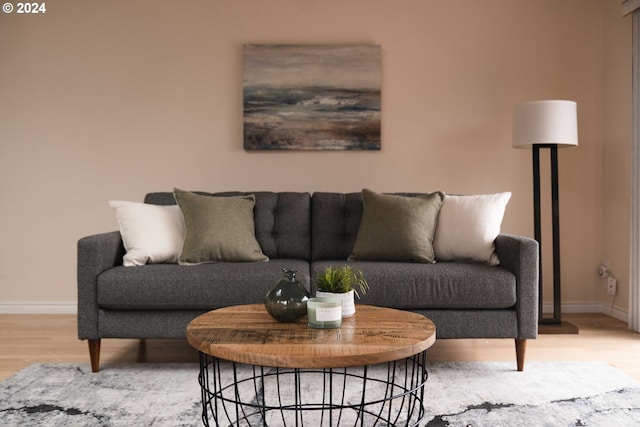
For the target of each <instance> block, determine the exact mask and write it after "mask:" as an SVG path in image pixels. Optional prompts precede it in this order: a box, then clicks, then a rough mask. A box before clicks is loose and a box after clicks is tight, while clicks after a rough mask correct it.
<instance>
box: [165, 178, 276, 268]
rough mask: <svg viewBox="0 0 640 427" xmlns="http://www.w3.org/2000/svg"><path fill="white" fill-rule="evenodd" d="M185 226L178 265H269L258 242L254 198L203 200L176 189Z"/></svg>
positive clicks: (202, 197) (199, 196)
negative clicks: (208, 263) (221, 262)
mask: <svg viewBox="0 0 640 427" xmlns="http://www.w3.org/2000/svg"><path fill="white" fill-rule="evenodd" d="M173 194H174V196H175V198H176V202H177V203H178V205H179V206H180V209H181V210H182V214H183V216H184V225H185V237H184V246H183V247H182V254H181V255H180V258H179V259H178V263H179V264H183V265H185V264H187V265H188V264H201V263H205V262H215V261H267V260H268V259H269V258H268V257H267V256H266V255H264V254H263V253H262V249H261V248H260V244H259V243H258V241H257V240H256V235H255V225H254V222H253V207H254V205H255V203H256V201H255V197H254V196H253V195H249V196H240V197H213V196H201V195H199V194H194V193H190V192H188V191H182V190H179V189H177V188H176V189H175V190H174V192H173Z"/></svg>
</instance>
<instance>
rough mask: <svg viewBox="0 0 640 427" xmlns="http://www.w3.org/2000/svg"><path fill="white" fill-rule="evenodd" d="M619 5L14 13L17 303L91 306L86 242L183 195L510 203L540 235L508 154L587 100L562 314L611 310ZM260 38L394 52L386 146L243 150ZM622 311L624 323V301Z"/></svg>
mask: <svg viewBox="0 0 640 427" xmlns="http://www.w3.org/2000/svg"><path fill="white" fill-rule="evenodd" d="M618 10H619V2H618V1H617V0H563V1H558V0H536V1H531V0H508V1H507V0H483V1H477V0H459V1H455V2H452V1H425V0H415V1H409V0H394V1H392V0H349V1H344V0H305V1H299V0H274V1H269V2H267V1H261V0H242V1H231V0H209V1H195V0H191V1H183V2H175V1H171V2H170V1H124V0H123V1H109V2H88V1H74V0H70V1H64V2H63V1H50V2H47V12H46V14H45V15H40V16H24V15H22V16H19V15H15V14H12V15H6V14H2V15H1V16H0V144H1V145H0V188H1V190H2V196H3V202H2V209H1V210H0V227H1V229H0V236H1V237H0V239H1V242H2V243H1V245H0V251H1V252H0V306H1V305H5V306H6V305H10V304H12V303H20V304H29V303H35V304H47V303H49V304H65V303H69V302H74V301H75V299H76V288H75V286H76V285H75V268H76V258H75V256H76V252H75V251H76V242H77V239H78V238H80V237H82V236H84V235H87V234H93V233H98V232H103V231H108V230H114V229H116V224H115V220H114V216H113V213H112V212H111V211H110V209H109V208H108V206H107V200H109V199H125V200H142V198H143V196H144V194H145V193H146V192H149V191H162V190H171V189H172V188H173V187H174V186H177V187H181V188H184V189H193V190H196V189H202V190H210V191H215V190H230V189H237V190H256V189H259V190H275V191H277V190H293V191H298V190H299V191H319V190H324V191H359V190H360V189H361V188H363V187H369V188H372V189H374V190H377V191H429V190H444V191H446V192H450V193H489V192H497V191H512V192H513V197H512V199H511V202H510V204H509V206H508V208H507V213H506V217H505V219H504V223H503V230H504V231H506V232H509V233H515V234H522V235H527V236H531V235H532V200H531V199H532V196H531V186H532V184H531V175H532V173H531V153H530V151H528V150H515V149H512V148H511V118H512V107H513V105H514V104H515V103H518V102H522V101H527V100H534V99H554V98H561V99H562V98H564V99H573V100H576V101H577V102H578V105H579V107H578V108H579V120H580V125H579V126H580V127H579V132H580V146H579V147H578V148H572V149H566V150H562V151H561V153H560V185H561V188H560V195H561V231H562V267H563V271H562V272H563V290H564V295H563V300H564V301H565V303H566V304H569V305H573V306H574V307H577V306H580V307H587V308H590V307H593V304H600V303H601V302H604V298H605V295H604V294H603V292H602V290H601V286H602V283H601V281H600V280H599V279H598V278H597V276H596V275H595V270H596V268H597V266H598V265H599V263H600V261H601V259H602V258H603V256H605V253H606V256H609V257H610V258H611V263H612V268H614V269H615V270H616V273H617V274H618V275H619V276H620V278H621V280H623V279H624V276H623V275H624V274H626V271H624V272H623V271H622V270H625V269H626V268H627V266H628V261H627V258H628V249H627V247H628V242H627V241H623V240H624V238H625V233H627V234H628V225H627V224H626V223H624V224H623V222H624V221H627V217H625V215H627V214H626V213H624V212H622V210H624V209H627V210H628V205H629V201H628V200H627V199H628V198H627V197H626V195H625V194H624V191H625V190H624V188H625V186H627V187H628V181H629V176H628V175H629V172H628V170H626V169H624V168H618V167H617V166H616V162H617V161H618V160H620V157H624V156H625V155H626V154H625V153H626V152H628V150H629V144H630V141H629V138H630V137H629V133H628V132H627V130H626V129H624V128H625V126H628V125H629V121H630V118H629V115H630V114H629V112H628V107H629V106H628V105H627V103H626V98H625V100H623V101H624V102H621V98H620V97H622V98H624V97H626V96H627V95H626V91H627V86H626V84H627V83H628V76H627V75H626V74H625V73H624V72H623V71H621V70H622V69H623V68H624V67H625V66H626V65H625V64H626V63H627V62H628V59H627V55H628V51H627V50H625V49H624V48H620V47H618V46H617V43H618V42H619V41H620V40H623V39H624V37H626V36H627V35H628V34H627V33H629V28H630V22H629V21H628V20H622V19H621V18H619V16H617V15H616V13H617V11H618ZM623 42H624V40H623ZM243 43H352V44H353V43H370V44H379V45H381V47H382V151H380V152H311V153H308V152H272V153H247V152H245V151H243V149H242V81H241V73H242V61H241V59H242V44H243ZM612 63H613V65H611V64H612ZM611 66H613V67H615V68H614V69H613V71H610V67H611ZM629 84H630V83H629ZM608 111H611V112H613V113H607V112H608ZM617 113H620V114H622V115H623V116H624V117H623V118H618V115H617ZM612 114H613V115H614V116H615V118H612V117H611V115H612ZM625 114H626V116H625ZM609 144H611V145H614V144H615V145H616V147H617V148H618V149H617V150H616V151H615V153H614V152H610V151H609V150H604V147H605V145H606V146H607V147H608V146H609ZM605 152H606V156H604V154H605ZM627 169H628V168H627ZM613 188H615V189H617V191H616V192H615V194H611V193H612V189H613ZM605 194H606V197H605ZM605 202H607V203H609V202H612V203H615V204H616V205H618V206H620V210H621V211H620V212H621V213H619V214H617V213H616V212H618V211H617V210H615V209H613V210H612V209H605V208H603V205H604V204H605ZM622 218H623V219H622ZM627 222H628V221H627ZM616 304H617V305H618V306H619V307H622V308H624V309H625V310H626V305H625V304H626V302H625V301H624V295H623V294H622V293H621V295H620V298H618V300H617V302H616Z"/></svg>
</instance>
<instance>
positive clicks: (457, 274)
mask: <svg viewBox="0 0 640 427" xmlns="http://www.w3.org/2000/svg"><path fill="white" fill-rule="evenodd" d="M341 264H344V261H339V260H336V261H315V262H313V263H312V265H311V274H312V277H313V276H314V275H315V274H314V272H316V271H322V270H323V269H324V268H325V267H326V266H328V265H341ZM349 265H352V266H353V267H358V268H361V269H362V270H363V271H364V274H365V277H366V279H367V282H368V283H369V286H370V289H369V291H367V293H366V295H363V296H362V298H361V299H360V300H358V301H356V302H359V303H363V304H371V305H379V306H384V307H393V308H399V309H405V310H421V309H436V308H446V309H504V308H509V307H513V306H514V305H515V304H516V277H515V275H514V274H513V273H511V272H509V271H507V270H505V269H503V268H501V267H497V266H490V265H486V264H478V263H475V264H474V263H462V262H438V263H436V264H420V263H407V262H373V261H352V262H350V263H349ZM312 291H313V292H315V283H313V282H312Z"/></svg>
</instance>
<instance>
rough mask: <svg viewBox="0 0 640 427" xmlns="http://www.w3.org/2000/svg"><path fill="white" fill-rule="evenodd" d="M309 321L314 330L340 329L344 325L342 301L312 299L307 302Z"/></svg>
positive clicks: (326, 298) (320, 298)
mask: <svg viewBox="0 0 640 427" xmlns="http://www.w3.org/2000/svg"><path fill="white" fill-rule="evenodd" d="M307 320H308V324H309V326H311V327H312V328H318V329H333V328H339V327H340V326H341V325H342V301H340V300H339V299H337V298H332V297H317V298H311V299H310V300H309V301H307Z"/></svg>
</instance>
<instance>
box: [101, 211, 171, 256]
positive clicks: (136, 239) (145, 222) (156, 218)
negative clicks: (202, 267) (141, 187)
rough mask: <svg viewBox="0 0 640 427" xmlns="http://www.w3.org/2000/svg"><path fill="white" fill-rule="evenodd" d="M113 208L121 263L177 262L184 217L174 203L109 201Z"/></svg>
mask: <svg viewBox="0 0 640 427" xmlns="http://www.w3.org/2000/svg"><path fill="white" fill-rule="evenodd" d="M109 206H111V207H112V208H113V209H114V210H115V211H116V218H117V219H118V223H119V225H120V234H121V235H122V241H123V243H124V248H125V249H126V250H127V253H126V255H125V256H124V257H123V260H122V261H123V265H124V266H125V267H131V266H135V265H144V264H158V263H175V262H178V258H179V257H180V253H181V252H182V245H183V244H184V219H183V217H182V211H181V210H180V207H179V206H178V205H170V206H159V205H151V204H147V203H137V202H125V201H121V200H111V201H109Z"/></svg>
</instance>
